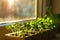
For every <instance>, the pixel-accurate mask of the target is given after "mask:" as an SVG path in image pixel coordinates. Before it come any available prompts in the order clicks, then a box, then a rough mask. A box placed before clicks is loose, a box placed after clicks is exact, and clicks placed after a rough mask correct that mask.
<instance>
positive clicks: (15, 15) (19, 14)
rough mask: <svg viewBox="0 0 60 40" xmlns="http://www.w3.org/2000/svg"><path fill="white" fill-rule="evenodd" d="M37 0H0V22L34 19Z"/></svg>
mask: <svg viewBox="0 0 60 40" xmlns="http://www.w3.org/2000/svg"><path fill="white" fill-rule="evenodd" d="M36 16H37V0H0V23H4V22H13V21H14V22H15V21H16V20H17V21H19V20H24V19H31V18H32V19H34V18H36Z"/></svg>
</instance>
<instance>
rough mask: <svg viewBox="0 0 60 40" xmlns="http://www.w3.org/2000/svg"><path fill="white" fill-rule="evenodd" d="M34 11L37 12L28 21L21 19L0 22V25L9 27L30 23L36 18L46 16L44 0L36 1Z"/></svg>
mask: <svg viewBox="0 0 60 40" xmlns="http://www.w3.org/2000/svg"><path fill="white" fill-rule="evenodd" d="M36 4H37V5H36V10H37V12H36V13H37V14H36V17H34V18H30V19H23V20H15V21H13V22H12V21H9V22H1V23H0V24H2V25H3V26H6V25H7V24H8V25H10V24H11V23H15V22H20V23H23V22H26V21H31V20H35V19H36V18H37V17H43V16H44V15H45V14H46V0H37V3H36Z"/></svg>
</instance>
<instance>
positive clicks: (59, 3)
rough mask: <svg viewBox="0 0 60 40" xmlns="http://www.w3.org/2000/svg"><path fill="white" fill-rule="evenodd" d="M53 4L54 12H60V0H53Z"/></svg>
mask: <svg viewBox="0 0 60 40" xmlns="http://www.w3.org/2000/svg"><path fill="white" fill-rule="evenodd" d="M51 3H52V4H51V5H52V7H53V12H54V13H55V14H58V13H60V0H51Z"/></svg>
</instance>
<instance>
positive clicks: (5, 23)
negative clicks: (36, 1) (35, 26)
mask: <svg viewBox="0 0 60 40" xmlns="http://www.w3.org/2000/svg"><path fill="white" fill-rule="evenodd" d="M35 19H36V17H33V18H28V19H21V20H13V21H5V22H0V27H3V26H6V25H10V24H11V23H15V22H20V23H23V22H26V21H31V20H35Z"/></svg>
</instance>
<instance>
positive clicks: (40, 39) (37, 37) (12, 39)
mask: <svg viewBox="0 0 60 40" xmlns="http://www.w3.org/2000/svg"><path fill="white" fill-rule="evenodd" d="M11 35H12V33H9V34H6V35H5V37H6V38H5V40H49V39H50V40H51V39H53V38H52V36H54V34H53V32H51V31H50V30H48V31H45V32H43V33H37V34H34V35H32V36H28V37H25V38H20V37H16V36H11Z"/></svg>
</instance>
